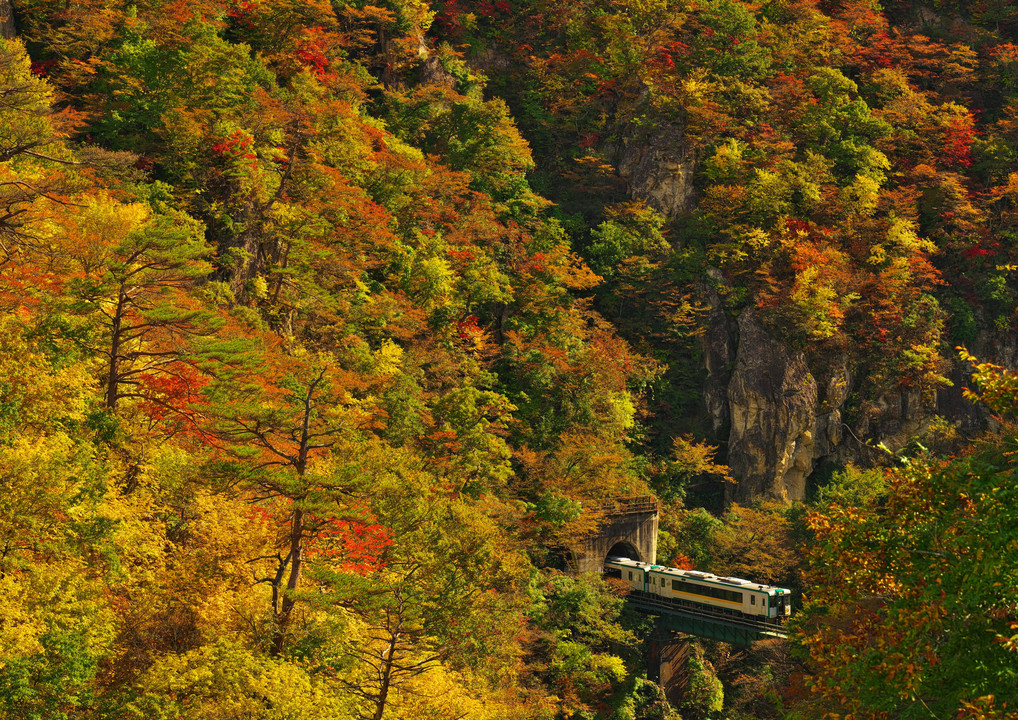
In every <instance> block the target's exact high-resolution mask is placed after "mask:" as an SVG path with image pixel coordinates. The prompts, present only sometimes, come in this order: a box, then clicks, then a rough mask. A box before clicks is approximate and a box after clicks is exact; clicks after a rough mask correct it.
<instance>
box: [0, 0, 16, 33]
mask: <svg viewBox="0 0 1018 720" xmlns="http://www.w3.org/2000/svg"><path fill="white" fill-rule="evenodd" d="M17 36H18V28H17V27H15V25H14V8H13V7H11V0H0V37H2V38H6V39H7V40H13V39H14V38H16V37H17Z"/></svg>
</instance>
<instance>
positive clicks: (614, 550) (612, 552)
mask: <svg viewBox="0 0 1018 720" xmlns="http://www.w3.org/2000/svg"><path fill="white" fill-rule="evenodd" d="M610 557H620V558H629V559H630V560H636V561H637V562H643V558H642V557H640V551H639V550H637V549H636V546H634V545H633V544H632V543H629V542H626V541H625V540H620V541H619V542H617V543H615V544H614V545H612V546H611V549H609V550H608V554H607V555H606V556H605V560H607V559H608V558H610Z"/></svg>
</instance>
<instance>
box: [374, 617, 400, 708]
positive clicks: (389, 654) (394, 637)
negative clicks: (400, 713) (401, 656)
mask: <svg viewBox="0 0 1018 720" xmlns="http://www.w3.org/2000/svg"><path fill="white" fill-rule="evenodd" d="M398 642H399V630H398V629H397V630H396V631H395V632H393V633H392V634H391V635H390V640H389V645H388V647H386V648H385V653H384V654H383V656H382V665H381V668H380V669H379V672H378V675H379V678H378V680H379V682H378V695H377V696H376V698H375V714H374V715H373V716H372V718H371V720H382V715H384V714H385V703H386V702H387V701H388V699H389V688H390V687H392V671H393V665H394V664H395V657H396V645H397V643H398Z"/></svg>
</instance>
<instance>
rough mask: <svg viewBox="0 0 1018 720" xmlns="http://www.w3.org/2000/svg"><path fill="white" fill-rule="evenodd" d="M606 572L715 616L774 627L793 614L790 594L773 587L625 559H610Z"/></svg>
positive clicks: (627, 582) (651, 593)
mask: <svg viewBox="0 0 1018 720" xmlns="http://www.w3.org/2000/svg"><path fill="white" fill-rule="evenodd" d="M603 571H604V574H605V576H607V577H613V578H616V579H617V580H621V581H623V582H624V583H626V584H627V585H628V586H629V587H630V588H632V589H633V590H636V591H639V592H642V593H646V594H648V595H656V596H658V597H660V598H665V599H666V600H669V601H671V602H673V603H675V604H678V605H683V606H687V607H694V606H695V607H696V608H702V609H706V610H708V611H709V612H712V613H721V614H726V615H737V616H740V617H741V618H743V619H751V620H754V621H762V622H767V623H773V624H781V623H783V622H784V621H785V619H787V618H788V616H789V615H791V614H792V597H791V596H792V593H791V591H790V590H787V589H785V588H779V587H774V586H773V585H761V584H760V583H755V582H752V581H750V580H742V579H740V578H733V577H719V576H717V575H713V574H711V573H707V572H699V571H696V570H679V569H678V568H673V567H665V566H663V565H651V564H649V563H644V562H638V561H636V560H630V559H629V558H622V557H609V558H608V559H607V560H605V563H604V568H603Z"/></svg>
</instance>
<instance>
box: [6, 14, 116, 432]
mask: <svg viewBox="0 0 1018 720" xmlns="http://www.w3.org/2000/svg"><path fill="white" fill-rule="evenodd" d="M0 2H3V0H0ZM126 309H127V295H126V294H125V293H124V289H123V288H121V289H120V294H119V295H118V296H117V309H116V311H115V312H114V314H113V328H112V332H111V334H110V364H109V375H108V376H107V378H106V407H108V408H109V409H110V411H111V412H113V413H116V411H117V399H118V397H119V396H120V352H121V344H122V343H123V337H124V312H125V311H126Z"/></svg>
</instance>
